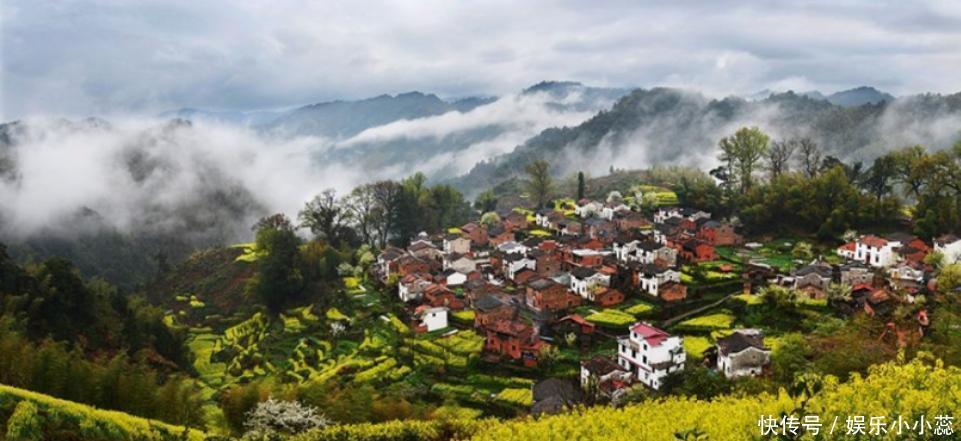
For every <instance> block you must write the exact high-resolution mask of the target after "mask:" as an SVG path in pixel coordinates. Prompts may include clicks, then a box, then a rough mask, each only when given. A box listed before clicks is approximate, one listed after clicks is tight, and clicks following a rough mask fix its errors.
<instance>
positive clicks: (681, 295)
mask: <svg viewBox="0 0 961 441" xmlns="http://www.w3.org/2000/svg"><path fill="white" fill-rule="evenodd" d="M657 296H658V297H659V298H660V299H661V300H663V301H665V302H680V301H681V300H684V299H686V298H687V286H684V284H681V283H677V282H667V283H665V284H663V285H661V286H659V287H658V288H657Z"/></svg>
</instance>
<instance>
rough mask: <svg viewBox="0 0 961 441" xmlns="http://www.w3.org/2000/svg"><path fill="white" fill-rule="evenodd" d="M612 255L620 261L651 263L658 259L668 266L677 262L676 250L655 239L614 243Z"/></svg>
mask: <svg viewBox="0 0 961 441" xmlns="http://www.w3.org/2000/svg"><path fill="white" fill-rule="evenodd" d="M614 255H615V256H616V257H617V260H619V261H621V262H638V263H645V264H651V263H654V261H656V260H658V259H660V260H662V261H663V262H664V263H666V264H668V265H669V266H674V265H675V264H676V263H677V250H675V249H673V248H671V247H669V246H667V245H664V244H663V243H660V242H657V241H655V240H651V239H647V240H643V241H640V240H634V241H631V242H628V243H625V244H623V245H620V244H617V243H615V244H614Z"/></svg>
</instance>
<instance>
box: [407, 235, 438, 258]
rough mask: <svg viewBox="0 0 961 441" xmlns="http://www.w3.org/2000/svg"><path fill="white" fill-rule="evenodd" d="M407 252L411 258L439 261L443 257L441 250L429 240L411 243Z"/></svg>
mask: <svg viewBox="0 0 961 441" xmlns="http://www.w3.org/2000/svg"><path fill="white" fill-rule="evenodd" d="M407 252H409V253H410V255H411V256H414V257H416V258H418V259H424V260H437V259H440V258H441V256H442V253H441V252H440V250H438V249H437V247H436V246H434V244H433V243H431V242H430V241H429V240H415V241H414V242H411V244H410V246H408V247H407Z"/></svg>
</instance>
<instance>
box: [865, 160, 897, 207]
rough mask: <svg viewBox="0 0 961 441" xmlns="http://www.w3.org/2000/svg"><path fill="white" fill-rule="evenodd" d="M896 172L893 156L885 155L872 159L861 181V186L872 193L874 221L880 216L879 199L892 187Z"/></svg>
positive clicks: (888, 192) (889, 191)
mask: <svg viewBox="0 0 961 441" xmlns="http://www.w3.org/2000/svg"><path fill="white" fill-rule="evenodd" d="M897 173H898V169H897V163H896V161H895V159H894V157H892V156H891V155H885V156H881V157H878V158H877V159H875V160H874V163H873V164H871V168H870V169H868V172H867V177H866V178H865V179H864V180H863V181H862V182H861V186H862V188H864V189H866V190H867V191H869V192H870V193H871V194H872V195H874V202H875V211H874V218H875V221H877V220H878V219H879V218H880V217H881V200H882V199H883V198H884V197H885V196H887V195H888V194H890V193H891V191H892V190H893V189H894V180H895V179H896V177H897Z"/></svg>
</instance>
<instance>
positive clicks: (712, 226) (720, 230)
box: [696, 219, 741, 246]
mask: <svg viewBox="0 0 961 441" xmlns="http://www.w3.org/2000/svg"><path fill="white" fill-rule="evenodd" d="M701 220H704V219H699V220H698V222H699V223H700V226H699V227H698V229H697V235H696V237H697V239H699V240H702V241H704V242H707V243H709V244H711V245H714V246H719V245H737V244H738V243H740V242H741V237H740V236H738V235H737V233H736V232H735V231H734V226H732V225H731V224H727V223H721V222H718V221H715V220H705V222H700V221H701Z"/></svg>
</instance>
